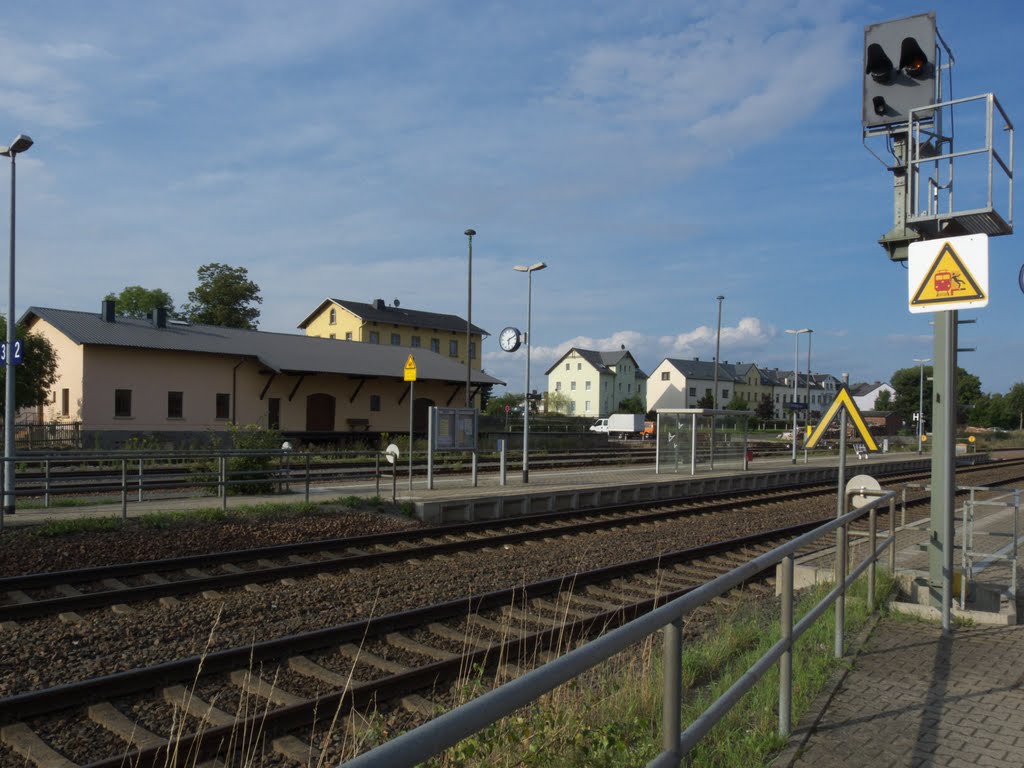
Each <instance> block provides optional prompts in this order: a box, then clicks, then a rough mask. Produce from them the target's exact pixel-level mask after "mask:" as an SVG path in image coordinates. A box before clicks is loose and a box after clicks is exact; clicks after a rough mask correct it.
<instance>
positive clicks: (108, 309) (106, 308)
mask: <svg viewBox="0 0 1024 768" xmlns="http://www.w3.org/2000/svg"><path fill="white" fill-rule="evenodd" d="M115 303H116V302H115V301H114V300H113V299H104V300H103V303H102V304H101V305H100V317H102V318H103V322H105V323H112V322H114V305H115Z"/></svg>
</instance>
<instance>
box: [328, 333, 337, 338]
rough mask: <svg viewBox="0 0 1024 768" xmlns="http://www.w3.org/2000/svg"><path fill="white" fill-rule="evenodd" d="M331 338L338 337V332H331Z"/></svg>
mask: <svg viewBox="0 0 1024 768" xmlns="http://www.w3.org/2000/svg"><path fill="white" fill-rule="evenodd" d="M330 338H332V339H336V338H338V334H336V333H332V334H330Z"/></svg>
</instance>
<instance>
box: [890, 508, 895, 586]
mask: <svg viewBox="0 0 1024 768" xmlns="http://www.w3.org/2000/svg"><path fill="white" fill-rule="evenodd" d="M889 536H890V537H891V538H892V543H891V544H889V575H890V576H892V577H893V578H896V497H895V496H894V497H893V498H891V499H889Z"/></svg>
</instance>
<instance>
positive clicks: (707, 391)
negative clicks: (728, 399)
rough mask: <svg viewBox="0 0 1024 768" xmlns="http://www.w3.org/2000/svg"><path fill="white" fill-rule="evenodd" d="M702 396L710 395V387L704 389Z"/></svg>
mask: <svg viewBox="0 0 1024 768" xmlns="http://www.w3.org/2000/svg"><path fill="white" fill-rule="evenodd" d="M704 397H711V387H708V388H707V389H705V390H704Z"/></svg>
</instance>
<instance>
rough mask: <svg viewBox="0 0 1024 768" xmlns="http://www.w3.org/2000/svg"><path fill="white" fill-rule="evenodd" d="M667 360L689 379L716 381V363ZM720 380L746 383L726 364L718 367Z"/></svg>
mask: <svg viewBox="0 0 1024 768" xmlns="http://www.w3.org/2000/svg"><path fill="white" fill-rule="evenodd" d="M665 359H666V360H667V361H668V362H669V363H670V364H671V365H672V366H673V367H674V368H675V369H676V370H677V371H679V372H680V373H681V374H683V375H684V376H686V378H688V379H700V380H701V381H714V379H715V363H714V361H710V360H680V359H678V358H674V357H666V358H665ZM718 380H719V381H734V382H738V383H740V384H743V383H744V380H743V379H742V378H741V377H739V376H737V375H736V372H735V371H734V370H733V366H731V365H726V364H725V363H722V364H721V365H720V366H718Z"/></svg>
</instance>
